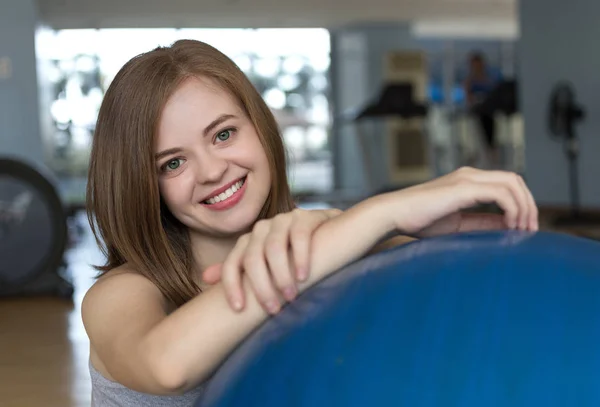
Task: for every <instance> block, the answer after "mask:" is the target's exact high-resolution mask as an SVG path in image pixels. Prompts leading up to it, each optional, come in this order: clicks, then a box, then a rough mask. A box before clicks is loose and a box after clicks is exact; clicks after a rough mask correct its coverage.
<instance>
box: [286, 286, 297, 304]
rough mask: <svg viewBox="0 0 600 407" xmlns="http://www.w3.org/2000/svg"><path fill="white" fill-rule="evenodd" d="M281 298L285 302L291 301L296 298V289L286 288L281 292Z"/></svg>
mask: <svg viewBox="0 0 600 407" xmlns="http://www.w3.org/2000/svg"><path fill="white" fill-rule="evenodd" d="M283 296H284V297H285V299H286V300H288V301H292V300H293V299H294V298H295V297H296V289H295V288H294V287H288V288H286V289H285V290H283Z"/></svg>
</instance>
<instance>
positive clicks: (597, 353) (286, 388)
mask: <svg viewBox="0 0 600 407" xmlns="http://www.w3.org/2000/svg"><path fill="white" fill-rule="evenodd" d="M392 405H394V406H411V407H434V406H435V407H445V406H466V407H481V406H485V407H491V406H502V407H515V406H527V407H534V406H535V407H538V406H544V407H549V406H583V405H586V406H592V405H594V406H597V405H600V243H597V242H595V241H591V240H586V239H583V238H578V237H574V236H568V235H563V234H555V233H548V232H538V233H533V234H530V233H521V232H481V233H466V234H457V235H451V236H444V237H438V238H432V239H426V240H422V241H415V242H412V243H410V244H408V245H405V246H402V247H399V248H395V249H392V250H389V251H386V252H383V253H380V254H377V255H374V256H370V257H368V258H366V259H363V260H361V261H358V262H356V263H354V264H352V265H350V266H347V267H345V268H344V269H342V270H340V271H339V272H337V273H335V274H334V275H332V276H331V277H329V278H328V279H326V280H323V281H322V282H320V283H319V284H318V285H316V286H314V287H313V288H311V289H310V290H308V291H307V292H305V293H304V294H303V295H302V296H300V297H299V298H298V299H296V300H295V301H294V302H293V303H292V304H289V305H288V306H286V307H285V308H284V309H283V311H282V312H281V313H280V314H279V315H277V316H276V317H274V318H271V319H269V320H268V321H267V322H265V323H264V324H263V325H262V326H261V327H259V328H258V329H257V330H256V331H255V332H253V333H252V334H251V335H250V336H249V337H248V338H247V339H246V340H245V341H244V342H243V343H242V344H241V346H239V347H238V349H236V351H235V352H233V354H232V355H231V356H230V357H229V358H228V360H227V361H226V362H225V363H224V364H223V366H221V368H220V369H219V370H218V371H217V372H216V374H215V375H214V377H213V379H212V380H211V381H210V382H209V383H208V385H207V388H206V392H205V394H204V395H203V397H202V399H201V400H198V403H197V406H202V407H234V406H235V407H239V406H244V407H254V406H256V407H258V406H260V407H275V406H277V407H280V406H286V407H292V406H297V407H314V406H348V407H359V406H360V407H363V406H369V407H372V406H392Z"/></svg>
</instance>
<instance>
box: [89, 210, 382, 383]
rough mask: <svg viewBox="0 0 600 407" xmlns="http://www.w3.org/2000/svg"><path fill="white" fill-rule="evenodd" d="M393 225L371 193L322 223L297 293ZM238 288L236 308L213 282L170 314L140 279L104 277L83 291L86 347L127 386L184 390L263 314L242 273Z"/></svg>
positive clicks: (126, 275) (149, 285)
mask: <svg viewBox="0 0 600 407" xmlns="http://www.w3.org/2000/svg"><path fill="white" fill-rule="evenodd" d="M392 228H393V226H392V223H391V222H390V221H389V219H386V218H385V216H382V214H381V212H380V210H379V208H378V207H377V203H376V200H374V199H371V200H367V201H365V202H363V203H361V204H359V205H357V206H355V207H354V208H351V209H349V210H347V211H346V212H344V213H343V214H341V215H339V216H336V217H335V218H333V219H331V220H329V221H328V222H327V223H325V224H323V225H322V226H321V227H320V228H319V229H318V230H317V231H316V232H315V234H314V235H313V240H312V245H311V250H312V254H313V255H312V258H311V263H310V269H311V272H310V275H309V277H308V279H307V280H305V281H304V282H302V283H300V284H299V286H298V290H299V292H302V291H304V290H306V289H307V288H308V287H310V286H312V285H313V284H315V283H316V282H317V281H319V280H321V279H323V278H324V277H325V276H327V275H329V274H331V273H332V272H333V271H335V270H337V269H338V268H339V267H341V266H343V265H345V264H347V263H348V262H350V261H352V260H354V259H357V258H359V257H361V256H362V255H364V254H365V253H366V252H367V251H368V250H369V249H370V248H371V247H372V246H373V245H375V244H376V243H377V242H378V241H379V240H380V239H381V237H383V236H385V235H386V234H387V233H388V232H390V231H391V229H392ZM348 237H351V238H350V239H348ZM342 241H343V242H344V244H340V242H342ZM243 288H244V292H245V296H246V304H245V308H244V309H243V311H241V312H236V311H234V310H232V308H231V307H230V305H229V303H228V302H227V298H226V295H225V291H224V287H223V285H222V284H220V283H218V284H215V285H214V286H212V287H211V288H210V289H208V290H207V291H205V292H203V293H202V294H200V295H198V296H197V297H195V298H194V299H192V300H191V301H189V302H188V303H186V304H185V305H183V306H182V307H180V308H179V309H177V310H175V311H174V312H172V313H171V314H169V309H168V306H167V304H165V303H164V300H163V299H162V296H161V295H160V293H159V291H158V289H156V288H155V287H154V285H153V284H152V283H150V282H149V281H148V280H146V279H145V278H144V277H142V276H140V275H138V274H135V273H130V272H125V273H120V274H117V275H114V276H109V277H107V278H106V279H104V280H102V281H99V282H98V283H97V284H96V285H94V287H92V288H91V289H90V290H89V291H88V293H87V294H86V298H85V300H84V303H83V306H82V314H83V319H84V324H85V327H86V330H87V332H88V335H89V337H90V341H91V345H92V348H93V353H94V354H95V355H97V356H98V358H99V359H100V361H101V363H102V365H103V367H105V369H106V371H107V372H108V374H109V375H110V377H111V378H112V379H113V380H116V381H118V382H119V383H121V384H123V385H125V386H127V387H129V388H132V389H134V390H137V391H142V392H146V393H153V394H177V393H181V392H184V391H187V390H189V389H190V388H193V387H195V386H196V385H198V384H199V383H201V382H202V381H204V380H206V379H207V378H208V377H209V376H210V375H211V374H212V373H213V372H214V370H215V368H216V367H217V366H218V365H219V364H220V363H221V362H222V361H223V360H224V359H225V358H226V356H227V355H228V354H229V353H230V352H231V351H232V350H233V349H234V348H235V347H236V346H237V345H238V344H239V343H240V342H241V341H242V340H243V339H244V338H245V337H246V336H247V335H248V334H249V333H250V332H251V331H252V330H254V329H255V328H256V327H258V326H259V325H260V324H261V323H262V322H263V321H264V320H265V319H266V318H267V317H268V314H267V313H266V312H265V311H264V309H263V308H262V306H261V304H260V303H259V302H258V301H257V299H256V296H255V295H252V291H251V287H250V285H249V283H248V281H247V279H246V278H244V282H243Z"/></svg>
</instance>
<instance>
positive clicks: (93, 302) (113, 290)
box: [81, 266, 168, 322]
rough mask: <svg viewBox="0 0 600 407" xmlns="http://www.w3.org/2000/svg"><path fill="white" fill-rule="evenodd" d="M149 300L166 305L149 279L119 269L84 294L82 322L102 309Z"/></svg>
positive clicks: (121, 268) (123, 268) (101, 278)
mask: <svg viewBox="0 0 600 407" xmlns="http://www.w3.org/2000/svg"><path fill="white" fill-rule="evenodd" d="M148 301H150V302H155V303H157V304H161V305H162V306H164V307H167V306H168V305H167V302H166V300H165V298H164V297H163V295H162V294H161V293H160V291H159V289H158V287H156V286H155V285H154V284H153V283H152V282H151V281H150V280H149V279H148V278H146V277H144V276H143V275H142V274H140V273H138V272H136V271H135V270H133V269H131V268H129V267H128V266H121V267H118V268H116V269H113V270H111V271H109V272H108V273H106V274H105V275H104V276H102V277H100V278H99V279H98V281H96V282H95V283H94V285H92V287H91V288H90V289H89V290H88V291H87V293H86V294H85V296H84V299H83V303H82V306H81V312H82V317H83V319H84V322H85V320H86V319H88V317H93V316H95V315H97V314H99V313H100V314H101V313H103V311H102V310H110V309H118V308H120V307H122V306H125V305H128V306H131V305H134V304H135V303H138V302H140V303H141V302H143V303H147V302H148ZM90 322H91V321H90Z"/></svg>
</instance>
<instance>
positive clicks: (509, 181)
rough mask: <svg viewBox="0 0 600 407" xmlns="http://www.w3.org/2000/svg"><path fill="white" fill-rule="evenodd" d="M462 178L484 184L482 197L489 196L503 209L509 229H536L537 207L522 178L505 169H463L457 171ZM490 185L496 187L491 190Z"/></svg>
mask: <svg viewBox="0 0 600 407" xmlns="http://www.w3.org/2000/svg"><path fill="white" fill-rule="evenodd" d="M457 173H458V174H459V176H461V177H462V179H467V180H471V181H475V182H477V183H478V184H480V185H482V186H483V185H485V187H483V188H484V191H482V192H483V195H482V196H480V198H479V199H478V200H480V201H481V199H482V198H483V197H486V196H487V197H489V198H490V199H492V200H493V201H494V202H496V203H497V204H498V206H500V207H501V208H502V209H503V210H504V211H505V219H506V224H507V226H508V227H509V228H511V229H520V230H537V229H538V209H537V206H536V204H535V201H534V199H533V195H532V194H531V191H529V189H528V188H527V186H526V185H525V181H523V178H522V177H521V176H520V175H518V174H515V173H512V172H506V171H482V170H473V169H463V170H459V172H457ZM490 187H493V188H497V190H496V191H492V190H491V189H490Z"/></svg>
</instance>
